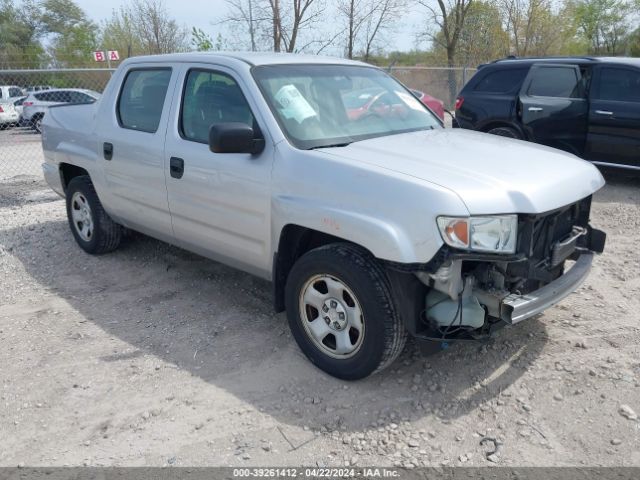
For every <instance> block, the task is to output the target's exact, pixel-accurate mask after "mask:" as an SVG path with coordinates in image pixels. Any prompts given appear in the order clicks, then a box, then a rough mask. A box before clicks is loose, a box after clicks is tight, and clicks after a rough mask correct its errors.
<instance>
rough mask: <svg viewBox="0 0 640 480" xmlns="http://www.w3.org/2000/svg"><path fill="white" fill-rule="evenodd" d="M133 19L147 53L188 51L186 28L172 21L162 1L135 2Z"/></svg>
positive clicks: (142, 0)
mask: <svg viewBox="0 0 640 480" xmlns="http://www.w3.org/2000/svg"><path fill="white" fill-rule="evenodd" d="M130 8H131V13H130V15H131V19H132V21H133V24H134V26H135V29H136V32H137V34H138V36H139V38H140V41H141V43H142V48H143V49H144V51H145V52H146V53H149V54H156V53H170V52H180V51H185V50H188V48H189V45H188V35H189V32H188V31H187V30H186V28H184V27H181V26H180V25H178V22H176V21H175V20H173V19H171V18H170V17H169V14H168V12H167V9H166V7H165V5H164V2H163V1H162V0H133V2H132V4H131V7H130Z"/></svg>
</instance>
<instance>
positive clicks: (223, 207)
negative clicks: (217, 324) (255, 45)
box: [165, 65, 274, 276]
mask: <svg viewBox="0 0 640 480" xmlns="http://www.w3.org/2000/svg"><path fill="white" fill-rule="evenodd" d="M179 82H180V84H181V86H180V88H179V89H177V90H178V91H179V92H181V95H180V98H179V99H177V100H176V101H175V102H174V103H173V105H172V113H171V119H170V124H169V128H168V131H167V136H166V142H165V155H166V158H165V175H166V181H167V194H168V199H169V210H170V212H171V221H172V224H173V231H174V235H175V238H176V242H177V243H178V244H179V245H181V246H183V247H184V248H186V249H188V250H191V251H194V252H197V253H199V254H201V255H204V256H206V257H209V258H212V259H214V260H218V261H221V262H223V263H226V264H230V265H233V266H235V267H237V268H240V269H243V270H246V271H249V272H251V273H254V274H256V275H259V276H268V272H269V271H270V270H271V262H272V261H273V259H272V258H271V245H270V241H271V234H270V232H271V223H270V222H271V220H270V214H271V166H272V163H273V156H274V151H273V145H272V143H271V142H269V141H266V142H265V143H266V147H265V149H264V150H263V151H262V152H261V153H259V154H255V155H254V154H249V153H213V152H211V151H210V150H209V141H208V140H209V128H210V127H211V125H213V124H223V123H230V122H238V123H245V124H248V125H250V126H252V127H253V129H254V131H257V132H260V128H259V122H258V119H257V118H256V117H255V116H254V112H255V111H256V109H254V108H252V107H251V105H250V104H249V102H248V101H247V97H245V95H244V93H243V89H242V84H241V81H240V79H239V78H238V77H236V76H235V75H234V73H233V72H232V71H230V70H228V69H226V68H224V67H212V66H211V65H202V66H200V65H191V66H189V65H185V67H183V71H182V72H181V74H180V77H179ZM267 140H268V139H267Z"/></svg>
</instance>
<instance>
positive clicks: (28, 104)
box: [22, 102, 457, 107]
mask: <svg viewBox="0 0 640 480" xmlns="http://www.w3.org/2000/svg"><path fill="white" fill-rule="evenodd" d="M31 105H33V102H23V103H22V106H23V107H30V106H31ZM456 105H457V104H456Z"/></svg>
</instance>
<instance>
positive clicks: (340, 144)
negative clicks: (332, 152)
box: [307, 142, 351, 150]
mask: <svg viewBox="0 0 640 480" xmlns="http://www.w3.org/2000/svg"><path fill="white" fill-rule="evenodd" d="M347 145H351V142H344V143H330V144H329V145H316V146H315V147H309V148H307V150H316V149H318V148H337V147H346V146H347Z"/></svg>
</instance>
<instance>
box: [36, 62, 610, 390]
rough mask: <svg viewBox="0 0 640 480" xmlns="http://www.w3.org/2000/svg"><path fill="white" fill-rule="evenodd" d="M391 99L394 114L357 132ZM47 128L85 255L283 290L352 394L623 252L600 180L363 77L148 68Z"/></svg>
mask: <svg viewBox="0 0 640 480" xmlns="http://www.w3.org/2000/svg"><path fill="white" fill-rule="evenodd" d="M373 88H375V89H376V91H382V94H383V95H385V96H386V97H387V98H389V104H391V105H393V108H386V109H371V111H369V112H367V113H366V114H362V115H357V116H355V115H349V109H348V102H346V99H348V98H353V97H354V95H355V96H358V95H365V94H367V93H366V92H370V91H371V89H373ZM42 126H43V135H42V144H43V150H44V153H45V163H44V165H43V169H44V174H45V178H46V179H47V182H48V183H49V184H50V185H51V187H52V188H53V189H54V190H55V191H56V192H58V193H59V194H60V195H62V196H64V197H65V199H66V208H67V217H68V220H69V226H70V229H71V232H72V234H73V236H74V238H75V240H76V242H77V243H78V245H79V246H80V247H81V249H83V250H84V251H85V252H88V253H91V254H103V253H107V252H109V251H112V250H114V249H115V248H117V246H118V244H119V243H120V239H121V238H122V235H123V232H124V231H125V229H131V230H136V231H140V232H142V233H145V234H147V235H150V236H153V237H155V238H158V239H160V240H163V241H166V242H169V243H172V244H175V245H177V246H180V247H182V248H185V249H187V250H189V251H192V252H195V253H197V254H200V255H202V256H204V257H207V258H210V259H212V260H215V261H219V262H223V263H226V264H228V265H231V266H233V267H236V268H239V269H242V270H244V271H246V272H249V273H251V274H254V275H257V276H260V277H262V278H264V279H268V280H271V282H272V285H273V303H274V307H275V309H276V311H283V310H286V312H287V318H288V321H289V326H290V328H291V331H292V333H293V336H294V338H295V339H296V341H297V343H298V345H299V346H300V348H301V350H302V351H303V352H304V353H305V355H306V356H307V358H309V359H310V360H311V361H312V362H313V363H314V364H316V365H317V366H318V367H320V368H321V369H323V370H324V371H326V372H328V373H330V374H331V375H334V376H336V377H339V378H344V379H350V380H354V379H358V378H363V377H365V376H367V375H370V374H372V373H375V372H377V371H380V370H382V369H383V368H385V367H387V366H389V365H390V364H391V363H392V362H393V361H394V359H395V358H397V356H398V355H399V354H400V352H401V351H402V349H403V347H404V345H405V342H406V339H407V337H408V336H409V335H412V336H414V337H416V338H417V339H419V340H420V341H423V342H428V343H430V344H435V345H439V346H442V345H444V344H446V343H447V342H451V341H456V340H463V339H464V340H480V339H483V338H488V337H489V336H490V335H492V334H494V333H495V332H496V331H497V330H498V329H499V328H501V327H503V326H508V325H514V324H517V323H519V322H521V321H523V320H525V319H527V318H531V317H532V316H535V315H537V314H538V313H540V312H542V311H543V310H544V309H546V308H548V307H549V306H550V305H553V304H554V303H557V302H559V301H560V300H562V298H564V297H565V296H566V295H568V294H569V293H571V291H573V290H575V289H576V288H577V287H578V285H580V283H581V282H582V281H583V280H584V279H585V278H586V276H587V274H588V272H589V268H590V266H591V263H592V261H593V257H594V253H598V252H601V251H602V250H603V248H604V240H605V236H604V233H603V232H600V231H599V230H597V229H595V228H593V227H592V226H591V225H590V224H589V212H590V206H591V197H592V195H593V193H594V192H596V191H597V190H598V189H599V188H601V187H602V186H603V185H604V180H603V178H602V176H601V175H600V174H599V172H598V171H597V169H596V168H594V167H593V166H592V165H590V164H589V163H587V162H584V161H582V160H580V159H578V158H576V157H575V156H573V155H571V154H568V153H565V152H561V151H558V150H553V149H550V148H547V147H541V146H536V145H533V144H526V143H524V142H518V141H513V140H509V139H504V138H498V137H496V136H492V135H485V134H480V133H476V132H469V131H463V130H459V129H458V130H452V129H445V128H443V125H442V122H441V121H440V120H439V119H438V118H437V117H436V116H435V115H434V114H433V113H432V112H431V111H430V110H429V109H428V108H426V107H425V106H424V105H423V104H422V103H421V102H420V101H419V100H418V99H416V98H415V96H414V95H413V94H412V92H411V91H410V90H408V89H407V88H406V87H404V86H403V85H401V84H400V83H399V82H397V81H396V80H395V79H393V78H392V77H391V76H389V75H388V74H387V72H385V71H383V70H381V69H378V68H375V67H372V66H369V65H366V64H364V63H360V62H353V61H349V60H344V59H331V58H322V57H318V56H304V55H284V54H259V53H253V54H234V53H216V54H212V53H197V54H196V53H194V54H172V55H160V56H150V57H136V58H132V59H128V60H126V61H124V62H123V63H122V64H121V65H120V66H119V68H118V69H117V71H116V72H115V73H114V75H113V76H112V78H111V80H110V82H109V84H108V85H107V87H106V89H105V91H104V92H103V94H102V96H101V97H100V99H99V100H98V101H96V102H95V103H93V104H85V105H65V106H53V107H50V108H49V111H48V113H47V115H46V116H45V117H44V120H43V124H42ZM511 155H515V156H517V157H518V158H519V159H521V160H522V161H523V162H525V165H527V166H526V167H524V168H523V167H522V166H520V165H514V164H513V162H512V161H511ZM550 172H553V174H550Z"/></svg>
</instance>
